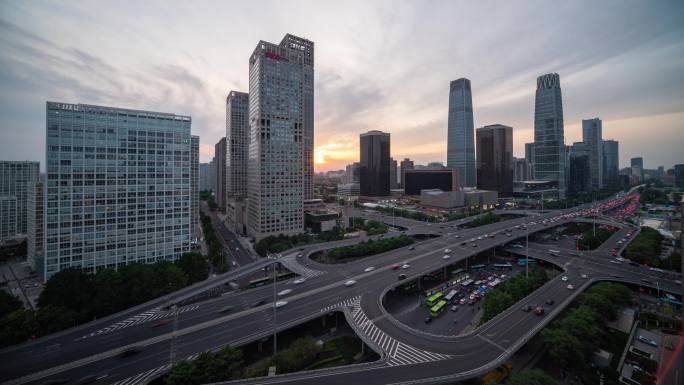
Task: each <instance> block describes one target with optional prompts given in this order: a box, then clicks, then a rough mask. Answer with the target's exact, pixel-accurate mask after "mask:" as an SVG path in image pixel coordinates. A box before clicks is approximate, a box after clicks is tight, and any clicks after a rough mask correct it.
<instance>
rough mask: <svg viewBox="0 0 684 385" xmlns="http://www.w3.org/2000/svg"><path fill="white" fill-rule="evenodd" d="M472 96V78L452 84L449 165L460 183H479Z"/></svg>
mask: <svg viewBox="0 0 684 385" xmlns="http://www.w3.org/2000/svg"><path fill="white" fill-rule="evenodd" d="M473 130H474V125H473V96H472V93H471V90H470V80H468V79H465V78H461V79H458V80H454V81H452V82H451V84H450V86H449V120H448V138H447V167H449V168H457V169H458V173H459V175H460V179H461V183H463V186H466V187H475V186H476V184H477V183H476V179H475V178H476V172H475V141H474V140H475V138H474V135H473Z"/></svg>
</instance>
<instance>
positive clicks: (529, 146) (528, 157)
mask: <svg viewBox="0 0 684 385" xmlns="http://www.w3.org/2000/svg"><path fill="white" fill-rule="evenodd" d="M525 161H526V162H527V170H528V171H527V177H526V178H527V179H526V180H533V179H534V143H525Z"/></svg>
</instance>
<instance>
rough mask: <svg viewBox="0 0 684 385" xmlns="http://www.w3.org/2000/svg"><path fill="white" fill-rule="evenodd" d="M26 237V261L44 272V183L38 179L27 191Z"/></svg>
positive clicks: (38, 270) (36, 269)
mask: <svg viewBox="0 0 684 385" xmlns="http://www.w3.org/2000/svg"><path fill="white" fill-rule="evenodd" d="M27 197H28V211H27V222H28V223H27V225H28V231H27V234H26V235H27V237H26V261H27V262H28V263H29V265H31V267H33V270H34V271H36V272H38V273H39V274H41V275H42V274H43V273H44V272H45V267H44V263H43V262H44V261H43V251H44V250H43V237H44V235H45V232H44V230H45V229H44V227H43V219H44V218H45V217H44V214H45V207H44V205H45V184H44V182H43V181H42V180H41V181H38V182H35V183H31V184H30V185H29V187H28V191H27Z"/></svg>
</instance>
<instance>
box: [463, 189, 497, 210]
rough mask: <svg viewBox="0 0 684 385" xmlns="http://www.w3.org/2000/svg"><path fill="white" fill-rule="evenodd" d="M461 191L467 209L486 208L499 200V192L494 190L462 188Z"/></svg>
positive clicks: (491, 206)
mask: <svg viewBox="0 0 684 385" xmlns="http://www.w3.org/2000/svg"><path fill="white" fill-rule="evenodd" d="M463 193H464V205H465V208H466V209H468V210H474V209H480V210H488V209H491V208H493V207H494V206H495V205H496V204H497V202H498V200H499V194H498V193H497V192H496V191H490V190H478V189H464V190H463Z"/></svg>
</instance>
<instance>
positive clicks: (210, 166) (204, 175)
mask: <svg viewBox="0 0 684 385" xmlns="http://www.w3.org/2000/svg"><path fill="white" fill-rule="evenodd" d="M199 175H200V177H199V189H200V191H210V190H212V189H213V187H212V185H213V183H212V180H213V179H214V177H215V173H214V162H213V161H212V162H209V163H200V165H199Z"/></svg>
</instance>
